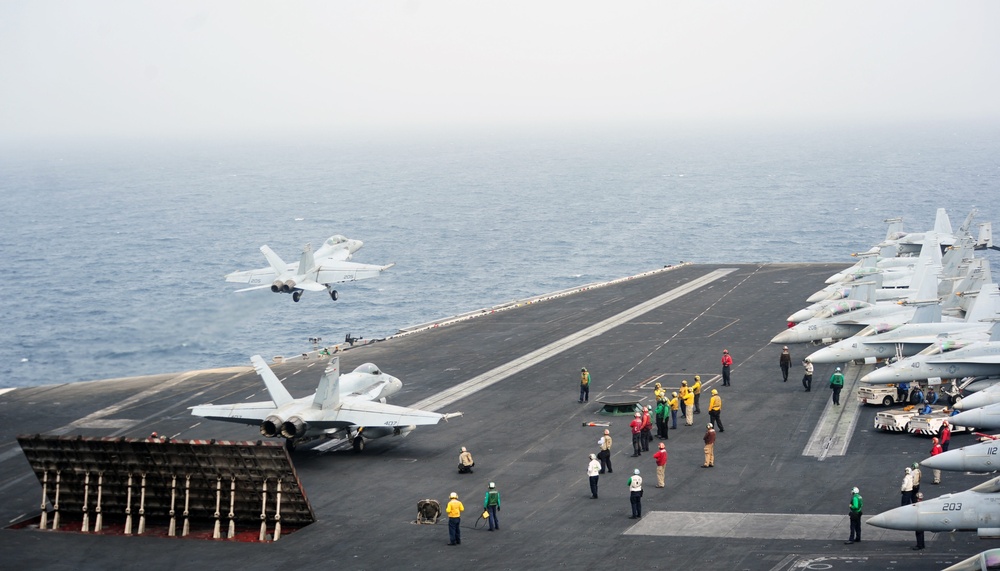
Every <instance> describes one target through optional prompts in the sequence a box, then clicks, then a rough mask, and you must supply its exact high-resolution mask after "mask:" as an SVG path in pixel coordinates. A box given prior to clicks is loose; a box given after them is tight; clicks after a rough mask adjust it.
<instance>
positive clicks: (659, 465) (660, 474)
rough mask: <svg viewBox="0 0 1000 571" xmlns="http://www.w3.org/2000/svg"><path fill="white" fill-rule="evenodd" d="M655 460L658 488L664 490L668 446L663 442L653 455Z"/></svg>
mask: <svg viewBox="0 0 1000 571" xmlns="http://www.w3.org/2000/svg"><path fill="white" fill-rule="evenodd" d="M653 460H655V461H656V487H657V488H662V487H663V484H664V477H665V474H666V471H667V446H666V445H665V444H663V443H662V442H661V443H660V449H659V450H657V451H656V453H655V454H653Z"/></svg>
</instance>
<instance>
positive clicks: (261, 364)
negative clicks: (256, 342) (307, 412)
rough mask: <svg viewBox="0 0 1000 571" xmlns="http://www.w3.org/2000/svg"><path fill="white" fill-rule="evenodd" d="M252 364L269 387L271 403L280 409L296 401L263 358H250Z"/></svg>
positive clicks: (256, 356) (255, 356) (257, 356)
mask: <svg viewBox="0 0 1000 571" xmlns="http://www.w3.org/2000/svg"><path fill="white" fill-rule="evenodd" d="M250 362H251V363H253V368H254V369H255V370H256V371H257V374H258V375H260V378H262V379H264V385H265V386H267V392H268V394H269V395H271V401H273V402H274V406H277V407H280V406H282V405H284V404H287V403H290V402H292V401H293V400H294V399H293V398H292V395H291V394H290V393H289V392H288V389H286V388H285V385H283V384H281V381H279V380H278V377H277V376H276V375H275V374H274V371H272V370H271V367H268V366H267V362H266V361H264V358H263V357H261V356H260V355H254V356H253V357H250Z"/></svg>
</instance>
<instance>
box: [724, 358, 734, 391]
mask: <svg viewBox="0 0 1000 571" xmlns="http://www.w3.org/2000/svg"><path fill="white" fill-rule="evenodd" d="M732 366H733V358H732V357H730V356H729V349H723V350H722V386H724V387H728V386H729V370H730V367H732Z"/></svg>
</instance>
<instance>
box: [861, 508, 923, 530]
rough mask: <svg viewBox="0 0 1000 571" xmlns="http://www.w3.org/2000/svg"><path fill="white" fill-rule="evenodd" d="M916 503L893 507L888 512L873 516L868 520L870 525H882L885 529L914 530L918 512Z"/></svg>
mask: <svg viewBox="0 0 1000 571" xmlns="http://www.w3.org/2000/svg"><path fill="white" fill-rule="evenodd" d="M915 507H916V506H915V505H914V504H910V505H908V506H902V507H898V508H893V509H891V510H889V511H887V512H882V513H880V514H878V515H875V516H872V517H871V518H870V519H869V520H868V525H874V526H875V527H881V528H883V529H903V530H912V529H913V528H914V527H915V526H916V523H917V517H916V516H917V513H916V510H915V509H912V508H915Z"/></svg>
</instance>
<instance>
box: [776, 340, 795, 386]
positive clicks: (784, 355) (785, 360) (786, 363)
mask: <svg viewBox="0 0 1000 571" xmlns="http://www.w3.org/2000/svg"><path fill="white" fill-rule="evenodd" d="M778 366H779V367H781V381H782V382H783V383H787V382H788V369H790V368H791V367H792V354H791V353H789V352H788V345H785V346H784V347H782V348H781V356H780V357H778Z"/></svg>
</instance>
